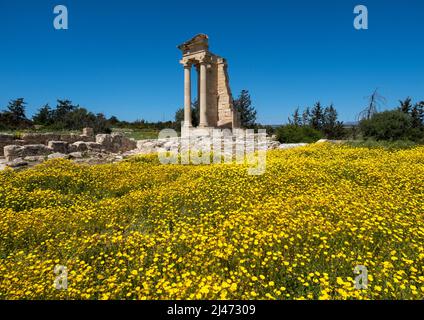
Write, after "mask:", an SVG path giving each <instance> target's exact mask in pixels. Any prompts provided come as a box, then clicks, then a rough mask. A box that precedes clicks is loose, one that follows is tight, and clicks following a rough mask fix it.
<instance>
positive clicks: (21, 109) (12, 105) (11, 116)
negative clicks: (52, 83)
mask: <svg viewBox="0 0 424 320" xmlns="http://www.w3.org/2000/svg"><path fill="white" fill-rule="evenodd" d="M25 108H26V103H25V101H24V99H23V98H19V99H15V100H12V101H10V102H9V104H8V105H7V108H6V110H5V111H3V112H0V129H2V130H16V129H24V128H29V127H31V126H32V123H31V121H29V120H28V119H27V117H26V115H25Z"/></svg>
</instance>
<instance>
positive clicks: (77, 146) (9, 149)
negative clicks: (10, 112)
mask: <svg viewBox="0 0 424 320" xmlns="http://www.w3.org/2000/svg"><path fill="white" fill-rule="evenodd" d="M0 146H2V148H1V151H2V155H3V156H4V157H1V155H0V157H1V158H0V170H3V169H4V168H5V167H6V166H8V167H11V168H20V167H25V166H28V165H30V166H31V165H35V164H37V163H40V162H42V161H45V160H48V159H58V158H66V159H74V160H75V161H76V162H87V163H92V164H95V163H104V162H113V161H116V160H122V159H123V157H122V156H121V155H120V154H121V153H124V152H127V151H130V150H133V149H136V148H137V142H136V141H135V140H133V139H129V138H127V137H125V136H124V135H123V134H121V133H112V134H98V135H96V136H94V133H93V130H92V129H91V128H85V129H84V131H83V134H82V135H77V134H68V135H60V134H54V133H27V134H24V135H22V137H21V138H20V139H15V138H14V136H13V135H9V134H1V135H0Z"/></svg>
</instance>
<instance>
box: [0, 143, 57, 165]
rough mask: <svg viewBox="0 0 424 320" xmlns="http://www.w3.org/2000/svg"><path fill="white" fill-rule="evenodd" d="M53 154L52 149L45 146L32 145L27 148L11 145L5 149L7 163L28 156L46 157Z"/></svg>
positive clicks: (26, 146)
mask: <svg viewBox="0 0 424 320" xmlns="http://www.w3.org/2000/svg"><path fill="white" fill-rule="evenodd" d="M49 153H51V149H50V148H48V147H47V146H45V145H43V144H30V145H25V146H17V145H10V146H5V147H4V156H5V158H6V160H7V161H13V160H14V159H16V158H23V157H28V156H44V155H47V154H49Z"/></svg>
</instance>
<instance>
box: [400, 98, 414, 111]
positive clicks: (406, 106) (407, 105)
mask: <svg viewBox="0 0 424 320" xmlns="http://www.w3.org/2000/svg"><path fill="white" fill-rule="evenodd" d="M399 110H400V111H402V112H403V113H406V114H410V113H411V111H412V99H411V98H410V97H408V98H406V99H405V100H403V101H402V100H399Z"/></svg>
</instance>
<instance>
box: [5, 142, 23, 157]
mask: <svg viewBox="0 0 424 320" xmlns="http://www.w3.org/2000/svg"><path fill="white" fill-rule="evenodd" d="M3 151H4V157H5V158H6V161H13V160H14V159H16V158H19V157H22V156H23V154H24V153H23V151H24V148H23V147H21V146H17V145H9V146H5V147H4V148H3Z"/></svg>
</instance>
